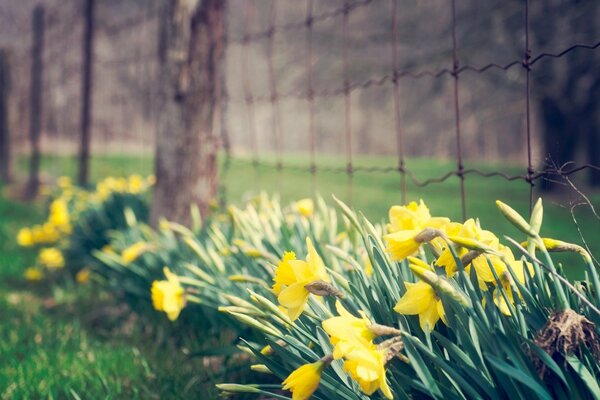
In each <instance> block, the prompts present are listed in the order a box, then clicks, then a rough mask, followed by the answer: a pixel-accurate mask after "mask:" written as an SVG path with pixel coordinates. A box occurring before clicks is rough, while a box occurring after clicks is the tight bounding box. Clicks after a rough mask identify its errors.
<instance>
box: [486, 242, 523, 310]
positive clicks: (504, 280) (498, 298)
mask: <svg viewBox="0 0 600 400" xmlns="http://www.w3.org/2000/svg"><path fill="white" fill-rule="evenodd" d="M506 258H507V260H508V262H509V264H510V268H511V269H512V271H513V272H514V274H515V277H516V278H517V280H518V281H519V283H521V284H523V283H525V266H526V267H527V269H528V271H529V275H531V276H533V274H534V271H535V270H534V269H533V265H531V263H529V262H525V261H520V260H519V261H517V260H515V259H514V256H513V254H512V252H510V253H507V254H506ZM498 278H499V279H500V283H501V284H502V289H503V290H504V292H505V293H506V297H507V299H508V301H509V302H510V303H511V304H513V305H514V304H515V297H514V296H515V293H514V292H513V287H512V285H511V282H512V281H513V278H512V275H511V274H510V272H509V271H508V269H507V270H505V271H504V272H502V273H501V274H499V275H498ZM515 291H516V292H517V293H516V295H517V296H519V298H521V293H520V292H519V290H518V289H517V288H515ZM492 298H493V299H494V304H496V307H498V309H499V310H500V312H502V313H503V314H504V315H507V316H510V315H511V312H510V307H509V305H508V303H507V302H506V299H505V298H504V296H503V295H502V292H501V291H500V288H498V287H496V288H494V291H493V292H492ZM484 300H485V299H484ZM484 305H485V304H484Z"/></svg>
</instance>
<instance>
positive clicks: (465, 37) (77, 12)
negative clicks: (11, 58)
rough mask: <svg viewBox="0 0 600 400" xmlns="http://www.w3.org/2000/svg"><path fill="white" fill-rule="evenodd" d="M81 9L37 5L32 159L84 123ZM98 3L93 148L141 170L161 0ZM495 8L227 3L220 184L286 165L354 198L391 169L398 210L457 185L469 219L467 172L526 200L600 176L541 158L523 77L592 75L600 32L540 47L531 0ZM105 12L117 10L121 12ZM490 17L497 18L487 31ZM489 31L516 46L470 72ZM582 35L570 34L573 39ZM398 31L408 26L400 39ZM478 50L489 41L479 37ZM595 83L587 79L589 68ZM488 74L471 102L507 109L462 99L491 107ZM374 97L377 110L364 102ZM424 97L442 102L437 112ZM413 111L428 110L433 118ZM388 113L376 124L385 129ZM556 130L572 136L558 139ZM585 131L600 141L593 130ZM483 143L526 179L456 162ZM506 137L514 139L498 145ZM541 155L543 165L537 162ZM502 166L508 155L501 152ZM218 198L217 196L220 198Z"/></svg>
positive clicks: (59, 146)
mask: <svg viewBox="0 0 600 400" xmlns="http://www.w3.org/2000/svg"><path fill="white" fill-rule="evenodd" d="M88 1H89V0H88ZM86 3H87V1H86V2H82V1H67V2H51V3H48V5H46V9H47V12H46V22H47V26H46V32H45V44H46V45H45V46H44V48H43V62H44V65H45V66H46V69H45V71H44V75H43V95H42V98H43V99H44V104H45V107H44V112H43V114H44V122H43V124H44V125H43V129H42V147H43V149H42V152H54V153H57V152H64V151H68V152H73V153H74V152H75V151H77V146H78V143H79V140H80V139H79V138H80V134H81V130H82V126H81V125H82V121H81V116H80V112H79V111H77V112H73V111H74V110H79V109H80V108H81V107H83V105H82V104H81V102H82V90H81V88H82V87H84V86H85V85H86V80H85V77H84V76H82V71H84V68H83V66H84V65H85V62H84V61H85V60H84V59H83V57H82V54H85V53H84V52H83V51H82V46H83V43H82V38H83V37H84V29H85V26H86V25H85V13H84V10H85V7H84V6H85V4H86ZM95 3H96V4H95V8H96V13H95V15H94V19H95V28H94V32H93V34H94V41H95V44H94V52H93V53H90V54H89V55H88V56H87V57H88V58H91V60H88V61H90V68H91V70H92V73H91V75H92V76H93V84H92V86H91V90H92V93H91V97H90V98H91V103H90V104H89V106H90V107H92V115H93V117H92V121H91V122H90V123H91V128H90V129H91V133H90V136H91V148H92V152H93V154H103V153H106V154H109V153H111V152H123V151H125V150H128V151H131V152H134V153H136V154H143V155H144V157H142V159H143V160H144V161H143V163H145V164H144V166H143V168H144V169H146V170H148V169H150V163H151V154H152V152H153V146H154V139H153V137H154V134H155V124H154V116H155V113H156V101H157V99H156V97H157V95H158V94H157V93H156V90H155V87H156V85H155V82H156V81H157V80H159V79H161V77H160V75H159V66H158V59H157V53H158V32H159V23H160V12H159V2H158V1H152V2H144V3H140V4H138V3H135V4H134V3H133V2H132V3H131V4H128V5H127V6H124V5H115V4H113V3H110V2H108V1H106V2H105V1H101V0H96V1H95ZM126 3H127V2H123V4H126ZM490 3H494V5H493V6H490V7H498V9H499V10H500V8H502V10H504V9H505V8H506V9H509V11H507V12H506V13H504V14H503V12H504V11H502V10H501V11H498V12H496V11H497V10H495V9H494V12H493V13H489V12H488V13H486V11H489V9H487V8H485V7H483V6H480V5H478V4H479V3H477V2H471V1H457V0H452V1H448V2H443V4H440V3H435V4H434V7H431V9H428V7H429V6H431V5H433V3H432V4H427V5H425V6H414V5H412V6H411V5H410V4H408V2H404V1H401V0H389V1H383V0H381V1H375V0H339V1H314V0H305V1H303V2H297V1H294V2H281V1H268V2H267V1H254V0H244V1H240V0H231V1H230V2H229V9H228V22H229V23H228V48H227V62H226V64H227V65H226V66H225V74H224V78H223V79H224V82H223V87H224V90H223V96H222V98H221V99H220V107H218V110H219V113H220V116H219V118H218V121H216V122H217V123H216V124H215V129H218V130H220V132H221V139H222V142H221V145H222V148H223V151H224V154H225V157H224V162H223V165H222V172H221V173H222V175H226V174H227V171H228V168H229V166H230V165H231V163H232V162H233V161H236V162H240V163H247V164H248V165H249V166H250V167H251V168H252V169H253V170H255V171H258V170H259V169H265V168H269V169H273V170H275V171H278V172H277V176H278V178H277V179H279V180H281V179H285V176H284V173H285V172H286V171H291V172H294V171H295V172H304V173H307V174H310V176H311V181H312V188H311V190H312V192H313V193H315V192H317V191H319V189H320V188H319V187H318V180H317V177H318V175H319V174H322V173H335V174H339V175H340V176H345V179H346V182H347V183H346V186H347V200H348V201H350V202H352V199H353V197H354V196H355V193H354V190H353V184H354V177H355V175H356V174H357V173H365V174H397V176H398V185H397V190H398V192H399V194H400V196H401V199H402V201H403V202H405V201H406V200H407V184H409V185H413V186H415V187H425V186H430V185H436V184H439V183H441V182H446V181H448V180H449V179H453V178H454V179H457V187H456V195H457V196H460V199H461V202H460V204H461V214H462V217H463V218H467V217H468V215H469V214H468V209H467V198H468V197H469V195H470V194H469V193H468V192H467V190H466V189H465V181H466V180H468V179H469V177H470V176H479V177H484V178H492V177H496V178H501V179H504V180H506V181H522V182H523V185H527V187H528V188H529V189H528V190H529V203H530V205H531V204H532V201H533V197H534V190H535V188H536V187H538V186H539V184H540V183H541V182H543V181H544V180H547V181H552V180H555V179H556V177H567V176H570V175H572V174H575V173H578V172H581V171H588V173H590V171H592V172H593V173H595V174H598V173H599V172H600V166H599V165H598V163H597V162H596V160H595V159H592V158H589V159H588V160H585V161H583V162H575V161H571V162H566V161H569V160H570V159H569V160H561V159H553V160H552V161H554V162H555V163H557V165H553V164H551V163H550V164H549V163H547V162H544V161H545V160H544V156H543V155H544V154H546V153H547V149H546V148H545V147H547V146H544V144H543V143H542V142H544V139H543V136H544V135H545V133H544V129H545V128H544V126H543V124H542V123H541V122H540V121H539V120H540V119H541V117H539V116H538V115H539V114H540V112H539V111H538V110H537V108H538V103H539V101H538V97H537V96H536V94H537V93H539V92H543V91H544V90H545V86H544V85H542V84H540V82H542V81H541V80H540V81H535V82H534V80H535V79H536V78H535V76H536V74H539V75H544V74H546V72H547V70H548V68H549V67H548V64H550V63H560V62H561V61H562V60H565V59H569V60H570V59H571V58H577V57H579V58H581V60H579V61H578V62H579V63H580V64H581V63H583V64H586V65H588V67H591V68H592V70H593V66H594V63H595V62H597V61H598V55H597V53H598V48H599V47H600V33H597V32H595V31H594V29H595V28H593V27H590V29H591V32H592V33H591V34H590V35H588V36H586V37H581V36H580V35H577V34H573V35H569V36H568V39H564V38H558V39H556V38H554V39H552V38H550V39H552V40H550V39H548V37H545V40H541V39H539V37H544V35H541V36H540V35H537V34H536V37H535V38H534V37H533V35H532V30H535V31H536V32H537V30H539V28H540V27H539V26H538V25H539V16H538V17H536V18H535V22H536V24H534V23H533V22H534V21H533V19H534V18H532V12H533V11H536V13H537V14H540V12H541V11H540V5H539V3H537V2H534V1H530V0H523V1H514V2H508V3H506V5H504V3H503V2H490ZM534 6H535V7H537V8H535V10H534ZM114 7H121V9H120V11H122V15H119V14H121V13H120V12H115V9H114ZM478 7H481V8H482V9H481V10H479V9H478ZM570 7H571V8H575V7H576V6H570ZM592 8H593V12H591V14H593V15H596V14H594V13H598V11H597V8H600V7H592ZM109 10H110V12H109ZM542 11H543V10H542ZM584 11H585V12H588V13H589V12H590V10H587V9H586V10H584ZM578 12H579V11H574V12H573V15H574V16H573V17H572V19H574V20H577V21H579V20H578V19H577V18H583V17H581V16H577V15H578V14H577V13H578ZM480 14H483V15H482V16H481V15H480ZM537 14H536V15H537ZM116 15H118V16H119V18H116ZM498 15H500V17H499V18H500V19H501V20H502V21H500V22H498V21H496V22H494V20H497V19H498V18H497V16H498ZM428 17H429V18H430V20H429V21H428V19H427V18H428ZM23 18H24V17H23ZM569 18H571V17H569ZM411 21H412V22H411ZM431 21H433V22H431ZM506 21H509V22H506ZM592 21H593V18H592ZM409 22H411V23H413V22H414V23H415V24H416V25H415V26H416V28H415V27H412V28H407V25H408V23H409ZM429 23H433V24H438V25H439V26H440V27H435V28H431V29H429V30H428V29H426V28H425V27H427V25H428V24H429ZM494 23H496V24H501V25H502V24H504V25H503V26H504V27H503V28H501V29H500V31H501V32H504V34H506V35H508V36H510V35H513V36H510V38H512V39H513V40H510V43H511V45H512V46H513V48H512V49H511V51H501V46H500V45H494V46H491V47H492V48H491V50H490V51H488V52H487V53H486V56H489V57H488V59H487V60H484V61H483V62H479V61H480V60H477V59H476V58H474V57H472V56H471V55H472V54H475V53H477V49H475V50H473V48H472V46H471V42H472V41H473V40H474V39H473V38H476V37H477V36H478V35H482V36H483V35H485V33H483V32H484V31H485V29H486V27H487V25H489V26H492V25H493V24H494ZM533 25H535V26H533ZM14 26H15V32H16V34H15V37H19V39H20V40H21V42H20V43H21V44H20V45H19V46H18V49H23V51H21V52H19V54H18V57H17V59H18V64H19V65H25V64H27V63H29V62H30V60H29V56H28V55H27V52H28V50H27V49H28V47H29V46H30V44H29V43H30V41H31V39H30V29H31V28H30V26H31V24H30V22H28V21H26V19H22V20H21V21H20V22H15V23H14ZM578 28H581V26H579V27H576V28H575V31H576V30H577V29H578ZM407 29H413V30H415V29H416V31H415V32H414V34H412V35H410V34H409V33H410V32H409V33H407ZM431 32H434V33H435V35H433V34H431ZM507 32H508V33H507ZM425 34H431V35H432V37H431V38H430V39H429V41H427V42H426V43H425V44H424V45H423V43H417V44H418V46H416V47H415V46H413V47H411V46H409V45H407V40H409V39H407V38H408V37H409V36H410V37H412V36H417V37H418V36H425ZM363 37H367V38H369V40H370V42H365V41H364V40H363V39H362V38H363ZM534 39H535V40H534ZM570 39H572V41H569V42H565V40H570ZM410 40H412V39H410ZM484 45H488V44H486V43H485V41H484ZM469 46H471V47H469ZM583 53H588V54H592V55H591V56H587V57H588V58H585V57H586V56H581V54H583ZM421 54H427V55H428V56H427V57H421V56H420V55H421ZM473 60H476V62H475V61H473ZM23 70H25V69H23ZM586 73H588V72H586ZM568 74H572V75H576V74H578V71H577V69H574V70H573V71H568ZM592 74H594V73H593V72H592ZM84 75H85V74H84ZM595 75H596V77H595V78H597V75H598V74H597V73H595ZM490 76H491V77H492V78H490ZM595 78H594V79H595ZM488 79H494V80H495V81H494V84H493V85H492V86H490V85H491V84H488V83H486V84H484V86H480V87H479V90H480V92H481V91H483V92H485V90H486V89H489V88H490V87H495V88H498V87H499V88H502V87H509V86H510V88H511V89H510V92H507V93H509V94H506V95H503V96H504V97H505V99H507V100H506V101H505V102H504V103H502V104H500V105H498V104H496V105H490V104H491V103H489V102H488V103H485V102H484V101H480V100H479V101H470V100H468V99H471V98H473V97H475V96H476V95H478V96H483V97H492V96H486V93H483V95H481V93H479V94H477V93H476V91H475V90H473V89H472V87H473V85H478V84H480V83H478V82H481V81H484V80H488ZM18 80H19V81H20V85H21V86H26V83H27V82H28V77H27V76H26V75H24V74H22V73H19V78H18ZM597 80H598V81H600V79H597ZM419 82H427V83H426V85H429V86H428V89H419V87H418V86H412V85H420V83H419ZM486 82H487V81H486ZM485 85H488V86H485ZM414 88H417V89H415V90H413V89H414ZM431 88H435V89H431ZM481 88H483V89H481ZM580 90H582V91H586V90H588V91H591V92H592V94H591V95H592V96H593V93H596V94H598V88H597V86H595V84H592V85H590V88H585V87H583V88H580ZM424 91H425V92H427V91H429V92H432V91H434V92H435V95H431V94H427V95H426V96H423V98H422V99H416V98H417V97H418V95H419V94H422V93H423V92H424ZM22 92H23V93H26V91H22ZM429 92H427V93H429ZM575 95H576V94H573V96H575ZM370 99H371V100H373V103H377V104H378V105H376V106H373V105H371V104H366V103H369V101H370ZM440 99H441V100H440ZM486 101H488V100H487V99H486ZM415 102H418V103H421V104H424V105H422V106H421V104H419V106H416V107H417V108H418V109H417V111H415V110H416V109H415V106H414V104H412V103H415ZM428 103H432V105H431V106H428ZM433 103H436V104H437V105H435V108H434V105H433ZM467 103H468V104H467ZM484 103H485V104H484ZM411 107H412V108H411ZM375 108H377V109H375ZM423 109H425V110H427V109H429V113H428V114H427V113H424V112H423V111H422V110H423ZM19 110H20V111H19V112H18V113H17V114H19V116H18V117H17V120H18V121H19V123H18V124H17V125H18V126H19V129H18V131H19V132H21V131H22V130H23V129H22V128H23V127H25V126H26V125H27V124H28V122H27V121H26V118H25V117H24V115H26V114H27V109H26V107H23V108H19ZM486 112H487V113H488V114H492V115H493V118H495V119H496V120H503V119H505V120H506V121H501V123H502V124H505V125H499V124H500V123H498V124H496V125H490V126H491V127H492V128H497V129H491V130H486V131H479V129H478V128H481V127H482V125H479V126H475V128H473V127H472V126H473V124H474V123H473V119H474V118H475V119H478V118H480V119H485V118H489V117H483V116H484V115H488V114H485V113H486ZM370 114H372V115H375V117H372V116H370ZM411 114H414V115H416V116H417V117H415V118H413V117H412V116H411ZM438 114H444V116H443V117H439V116H438ZM369 118H375V121H373V120H372V119H371V120H369ZM428 118H431V119H439V121H437V125H436V127H437V130H439V133H436V134H435V135H430V134H426V133H424V131H426V130H427V127H426V128H423V127H421V128H419V129H416V128H414V126H415V125H419V124H420V125H427V123H428V121H427V119H428ZM536 118H537V119H538V123H537V124H536ZM383 119H385V121H386V124H387V125H386V124H382V123H380V120H383ZM415 120H417V121H415ZM508 120H511V122H507V121H508ZM369 121H371V122H372V124H369ZM431 130H432V131H435V130H436V128H435V127H434V129H431ZM494 130H496V131H494ZM508 131H512V132H513V133H510V134H509V133H507V132H508ZM564 135H566V136H568V135H570V133H569V132H567V131H565V133H564ZM589 135H598V125H596V126H595V131H594V132H593V133H589ZM488 137H492V138H493V141H494V143H495V146H496V148H497V149H499V150H496V152H497V153H502V152H503V150H502V146H508V147H506V148H509V149H513V151H504V152H505V153H515V154H516V155H511V159H510V160H511V162H512V161H515V160H516V162H517V164H518V165H519V166H520V167H519V168H520V171H521V172H518V173H514V172H513V171H514V169H511V171H510V172H507V171H504V170H501V169H498V170H490V168H478V167H477V165H473V166H472V165H468V164H469V163H468V161H467V159H469V158H472V156H473V154H475V153H476V151H473V150H471V148H477V147H476V146H475V145H473V143H475V142H477V143H479V142H480V141H487V140H492V139H489V138H488ZM503 137H506V138H507V139H506V140H505V141H509V142H511V143H512V144H510V146H509V145H505V144H504V143H503ZM420 140H422V141H423V142H424V143H423V147H434V143H437V144H435V146H437V148H438V150H437V153H436V152H435V151H433V152H429V153H428V151H429V150H427V151H423V150H421V149H420V148H419V146H418V145H415V142H418V141H420ZM20 142H21V143H25V142H26V141H25V140H21V141H20ZM534 142H536V143H534ZM371 143H379V144H378V145H377V146H379V147H377V146H375V147H374V148H370V147H372V146H371ZM382 143H383V144H382ZM590 143H592V142H590ZM511 146H512V147H511ZM536 148H538V149H539V150H538V151H537V152H538V153H539V154H541V156H540V155H538V156H537V157H536V155H535V154H534V153H535V152H536ZM588 148H589V145H588ZM65 149H68V150H65ZM322 149H325V151H323V150H322ZM415 149H417V150H418V151H417V150H415ZM331 153H334V154H336V155H337V156H338V157H337V158H336V160H340V162H339V164H335V165H332V163H331V162H325V163H323V162H322V160H323V159H324V158H326V157H328V156H329V155H330V154H331ZM467 153H468V154H467ZM290 154H293V155H294V156H299V157H297V158H300V159H302V160H304V159H306V160H305V161H301V162H288V160H289V159H290V158H294V157H290ZM363 154H384V155H386V156H387V157H388V158H387V159H390V158H391V157H393V158H394V159H395V162H394V163H393V164H392V165H383V164H382V165H379V164H377V163H376V164H370V165H361V163H360V161H357V155H359V156H360V155H363ZM440 154H441V156H442V157H446V158H448V157H449V158H451V159H453V160H454V168H452V169H449V170H446V171H442V173H439V174H438V173H436V174H434V175H431V176H427V177H422V176H420V174H418V173H416V172H415V170H414V169H413V167H412V166H411V162H412V157H419V156H426V157H434V158H435V157H438V156H439V155H440ZM482 158H484V159H485V156H484V157H482ZM578 159H583V157H578ZM499 160H500V161H501V162H505V161H506V159H504V158H502V157H500V159H499ZM496 161H498V159H496ZM50 168H51V169H52V168H54V170H51V171H50V173H51V174H57V173H60V171H58V169H60V167H59V166H54V167H52V166H50ZM220 193H221V196H222V197H224V196H226V193H227V190H226V188H222V190H221V191H220Z"/></svg>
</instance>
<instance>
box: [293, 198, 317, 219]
mask: <svg viewBox="0 0 600 400" xmlns="http://www.w3.org/2000/svg"><path fill="white" fill-rule="evenodd" d="M295 208H296V211H298V212H299V213H300V214H302V215H304V216H305V217H310V216H311V215H313V213H314V212H315V203H314V201H313V199H302V200H298V201H297V202H296V204H295Z"/></svg>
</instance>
